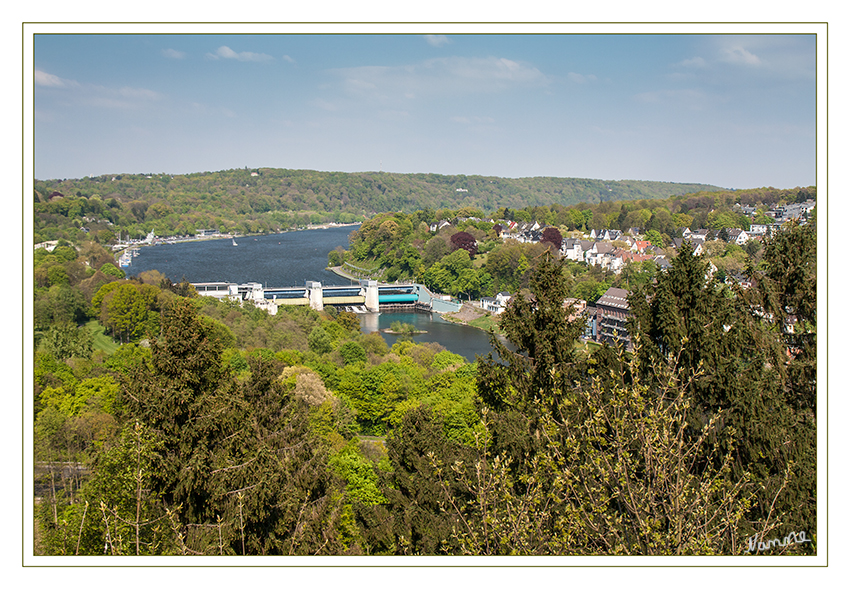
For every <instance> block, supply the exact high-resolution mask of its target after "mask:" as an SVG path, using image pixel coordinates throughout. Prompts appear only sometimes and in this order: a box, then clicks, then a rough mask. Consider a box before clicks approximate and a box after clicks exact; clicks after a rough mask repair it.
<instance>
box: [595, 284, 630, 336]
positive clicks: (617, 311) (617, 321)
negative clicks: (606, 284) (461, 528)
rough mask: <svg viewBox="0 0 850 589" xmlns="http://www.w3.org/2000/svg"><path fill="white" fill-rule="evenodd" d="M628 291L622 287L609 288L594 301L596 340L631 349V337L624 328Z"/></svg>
mask: <svg viewBox="0 0 850 589" xmlns="http://www.w3.org/2000/svg"><path fill="white" fill-rule="evenodd" d="M628 296H629V292H628V291H627V290H625V289H622V288H613V287H612V288H609V289H608V290H607V291H605V294H604V295H602V297H601V298H600V299H599V300H598V301H596V341H597V342H599V343H608V344H612V345H613V344H618V343H619V344H622V345H624V346H625V347H626V349H631V345H632V343H631V338H629V332H628V330H627V329H626V323H627V321H628V319H629V301H628Z"/></svg>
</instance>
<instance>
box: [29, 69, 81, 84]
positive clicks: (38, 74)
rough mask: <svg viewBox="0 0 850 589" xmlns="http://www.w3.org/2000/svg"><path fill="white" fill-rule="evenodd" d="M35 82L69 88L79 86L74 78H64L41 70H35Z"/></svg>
mask: <svg viewBox="0 0 850 589" xmlns="http://www.w3.org/2000/svg"><path fill="white" fill-rule="evenodd" d="M35 83H36V85H37V86H47V87H53V88H67V87H68V86H78V84H77V82H74V81H73V80H63V79H62V78H60V77H59V76H54V75H53V74H48V73H47V72H43V71H41V70H35Z"/></svg>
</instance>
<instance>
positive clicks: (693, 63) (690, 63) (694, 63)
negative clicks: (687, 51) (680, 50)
mask: <svg viewBox="0 0 850 589" xmlns="http://www.w3.org/2000/svg"><path fill="white" fill-rule="evenodd" d="M676 65H678V66H682V67H688V68H704V67H706V66H707V65H708V63H707V62H706V61H705V60H704V59H703V58H702V57H699V56H697V57H693V58H691V59H683V60H682V61H680V62H679V63H677V64H676Z"/></svg>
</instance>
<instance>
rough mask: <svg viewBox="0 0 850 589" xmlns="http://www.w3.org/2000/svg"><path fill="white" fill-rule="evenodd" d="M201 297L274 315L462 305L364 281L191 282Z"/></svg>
mask: <svg viewBox="0 0 850 589" xmlns="http://www.w3.org/2000/svg"><path fill="white" fill-rule="evenodd" d="M192 286H194V287H195V290H196V291H197V293H198V294H199V295H201V296H212V297H216V298H219V299H229V300H235V301H251V302H252V303H253V304H254V305H255V306H257V307H259V308H262V309H265V310H266V311H268V312H269V313H270V314H272V315H274V314H276V313H277V310H278V308H279V307H281V306H309V307H310V308H312V309H315V310H316V311H322V310H324V308H325V307H326V306H333V307H336V308H338V309H340V310H347V311H353V312H355V313H378V312H380V311H390V310H419V311H432V312H436V313H452V312H456V311H458V310H459V309H460V307H461V304H460V303H457V302H455V301H453V300H450V299H449V298H448V297H444V296H440V295H435V294H433V293H432V292H431V291H430V290H428V288H427V287H425V286H424V285H422V284H415V283H414V284H378V282H377V281H376V280H361V281H359V283H358V284H350V285H347V286H323V285H322V284H321V283H320V282H316V281H312V280H308V281H306V282H305V284H304V286H287V287H275V288H270V287H266V286H263V285H262V284H260V283H258V282H247V283H244V284H237V283H232V282H195V283H192Z"/></svg>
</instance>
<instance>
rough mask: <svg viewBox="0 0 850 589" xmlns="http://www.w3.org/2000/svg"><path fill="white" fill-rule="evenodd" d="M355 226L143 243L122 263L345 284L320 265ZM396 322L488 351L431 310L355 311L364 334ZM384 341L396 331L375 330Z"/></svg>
mask: <svg viewBox="0 0 850 589" xmlns="http://www.w3.org/2000/svg"><path fill="white" fill-rule="evenodd" d="M355 229H357V227H332V228H329V229H310V230H305V231H291V232H287V233H278V234H273V235H261V236H256V237H251V236H247V237H240V238H237V239H236V243H237V245H236V247H234V246H233V243H232V242H231V240H230V239H214V240H206V241H190V242H186V243H177V244H174V245H156V246H149V247H143V248H141V249H140V250H139V255H138V256H137V257H135V258H133V262H132V265H131V266H130V267H129V268H125V271H126V272H127V274H128V275H130V276H135V275H137V274H139V273H141V272H144V271H146V270H159V271H160V272H162V273H163V274H165V276H167V277H168V278H169V279H171V280H172V281H174V282H178V281H181V280H187V281H189V282H236V283H240V284H241V283H244V282H259V283H261V284H263V285H265V286H267V287H275V288H279V287H286V286H303V285H304V283H305V282H306V281H308V280H315V281H317V282H321V283H322V284H323V285H326V286H334V285H345V284H349V282H350V281H349V280H347V279H345V278H342V277H341V276H338V275H336V274H334V273H333V272H330V271H328V270H326V269H325V268H326V267H327V263H328V252H330V251H331V250H333V249H334V248H336V247H337V246H342V247H344V248H348V235H349V234H350V233H351V232H352V231H354V230H355ZM393 321H402V322H403V323H411V324H413V325H414V326H416V329H417V330H420V331H427V332H428V333H424V334H420V335H417V336H415V337H414V338H413V341H416V342H437V343H439V344H441V345H442V346H444V347H445V348H447V349H449V350H451V351H452V352H454V353H456V354H460V355H462V356H463V357H465V358H466V359H467V360H469V361H470V362H473V361H475V355H476V354H480V355H482V356H486V355H487V353H488V352H490V351H491V347H490V342H489V340H488V338H487V334H486V333H485V332H483V331H481V330H480V329H475V328H474V327H467V326H465V325H458V324H455V323H450V322H448V321H445V320H444V319H442V318H441V317H440V316H439V315H438V314H436V313H380V314H363V315H361V316H360V325H361V330H362V331H363V332H364V333H368V332H371V331H377V330H380V329H384V328H388V327H389V326H390V324H391V323H392V322H393ZM381 335H382V336H383V338H384V340H386V342H387V343H388V344H389V345H392V344H393V343H395V340H396V336H394V335H389V334H381Z"/></svg>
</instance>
